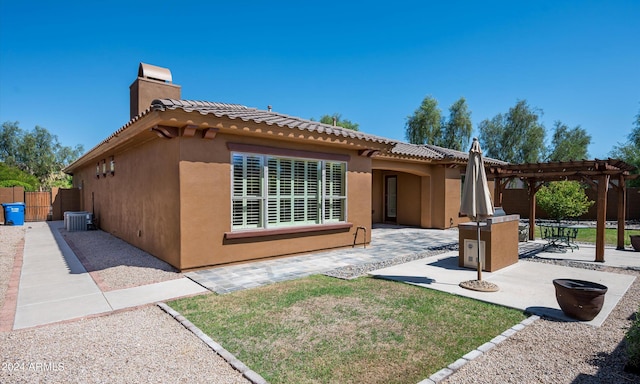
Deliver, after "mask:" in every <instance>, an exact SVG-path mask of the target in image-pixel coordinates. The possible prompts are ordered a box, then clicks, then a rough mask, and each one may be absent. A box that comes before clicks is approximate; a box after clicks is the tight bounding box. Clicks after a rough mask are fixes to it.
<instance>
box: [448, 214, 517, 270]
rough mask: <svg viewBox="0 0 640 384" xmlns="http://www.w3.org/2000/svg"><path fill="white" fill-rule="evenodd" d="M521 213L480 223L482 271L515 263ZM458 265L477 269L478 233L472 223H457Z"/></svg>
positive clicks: (497, 268)
mask: <svg viewBox="0 0 640 384" xmlns="http://www.w3.org/2000/svg"><path fill="white" fill-rule="evenodd" d="M519 223H520V215H506V216H497V217H492V218H489V219H487V220H486V221H484V222H481V223H480V249H481V252H480V254H481V255H484V259H483V260H484V262H483V264H482V270H484V271H488V272H493V271H497V270H499V269H501V268H504V267H507V266H509V265H511V264H515V263H517V262H518V224H519ZM458 230H459V233H460V234H459V239H460V246H459V249H460V250H459V255H458V266H460V267H467V268H474V269H475V268H477V264H476V258H477V256H476V255H477V251H476V248H477V247H478V245H477V244H478V232H477V224H476V223H475V222H468V223H462V224H459V225H458Z"/></svg>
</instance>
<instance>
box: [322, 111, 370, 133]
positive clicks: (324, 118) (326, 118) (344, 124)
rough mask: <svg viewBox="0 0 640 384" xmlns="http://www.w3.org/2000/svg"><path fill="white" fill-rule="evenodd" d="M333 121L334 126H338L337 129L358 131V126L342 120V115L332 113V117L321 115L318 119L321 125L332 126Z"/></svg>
mask: <svg viewBox="0 0 640 384" xmlns="http://www.w3.org/2000/svg"><path fill="white" fill-rule="evenodd" d="M334 119H335V122H336V123H335V124H336V125H337V126H339V127H342V128H346V129H351V130H353V131H358V130H360V124H358V123H354V122H352V121H351V120H347V119H343V118H342V115H341V114H339V113H334V114H333V115H323V116H322V117H321V118H320V122H321V123H322V124H329V125H333V122H334ZM312 120H313V119H312Z"/></svg>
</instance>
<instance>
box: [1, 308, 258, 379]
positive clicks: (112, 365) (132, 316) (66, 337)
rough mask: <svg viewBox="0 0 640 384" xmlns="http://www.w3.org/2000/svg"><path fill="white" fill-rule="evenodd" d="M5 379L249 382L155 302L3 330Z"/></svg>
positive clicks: (2, 374)
mask: <svg viewBox="0 0 640 384" xmlns="http://www.w3.org/2000/svg"><path fill="white" fill-rule="evenodd" d="M0 356H2V362H1V364H2V367H1V368H0V382H2V383H35V382H40V383H106V382H109V383H150V382H155V383H169V382H171V383H248V381H247V380H246V379H245V378H243V377H242V374H240V372H238V371H236V370H234V369H233V368H232V367H231V366H230V365H229V364H228V363H227V362H226V361H224V360H223V359H222V358H221V357H220V356H218V355H217V354H216V353H215V352H214V351H213V350H211V349H210V348H209V347H208V346H207V345H206V344H204V343H203V342H202V341H201V340H199V339H198V338H196V337H195V336H194V335H193V334H192V333H191V332H189V331H188V330H187V329H185V328H184V327H183V326H182V325H180V324H179V323H178V322H177V321H175V320H174V319H173V318H172V317H171V316H169V315H167V314H166V313H164V312H163V311H162V310H161V309H160V308H158V307H156V306H146V307H143V308H140V309H137V310H131V311H124V312H118V313H114V314H111V315H108V316H101V317H94V318H90V319H85V320H81V321H75V322H71V323H61V324H54V325H50V326H45V327H40V328H34V329H28V330H20V331H13V332H10V333H0Z"/></svg>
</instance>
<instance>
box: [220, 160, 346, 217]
mask: <svg viewBox="0 0 640 384" xmlns="http://www.w3.org/2000/svg"><path fill="white" fill-rule="evenodd" d="M232 172H233V174H232V180H233V186H232V189H233V191H232V229H256V228H277V227H286V226H300V225H313V224H324V223H336V222H344V221H345V218H346V208H347V204H346V201H347V194H346V182H345V181H346V179H345V174H346V163H345V162H340V161H327V160H309V159H298V158H289V157H279V156H269V155H256V154H245V153H233V154H232Z"/></svg>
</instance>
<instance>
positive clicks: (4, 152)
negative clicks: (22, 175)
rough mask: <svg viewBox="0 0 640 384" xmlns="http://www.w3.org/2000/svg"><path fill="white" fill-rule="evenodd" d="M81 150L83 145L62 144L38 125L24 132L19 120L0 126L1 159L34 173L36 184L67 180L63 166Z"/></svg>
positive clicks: (40, 185) (47, 185) (41, 184)
mask: <svg viewBox="0 0 640 384" xmlns="http://www.w3.org/2000/svg"><path fill="white" fill-rule="evenodd" d="M83 152H84V149H83V147H82V145H77V146H76V147H75V148H71V147H67V146H63V145H61V144H60V143H59V142H58V137H57V136H56V135H53V134H51V133H50V132H49V131H47V129H45V128H42V127H39V126H36V127H35V128H34V129H33V130H32V131H26V132H25V131H23V130H22V129H20V127H19V126H18V122H6V123H4V124H2V129H1V130H0V161H2V162H4V163H6V164H7V165H8V166H12V167H17V168H19V169H20V170H22V171H24V172H26V173H28V174H30V175H33V176H35V177H36V178H37V180H38V183H39V185H38V187H39V188H50V187H51V186H60V185H63V186H64V185H67V184H69V183H68V181H69V178H68V176H66V175H64V174H63V173H62V169H63V168H64V167H65V166H67V165H69V164H70V163H71V162H72V161H74V160H75V159H77V158H78V157H79V156H80V155H81V154H82V153H83Z"/></svg>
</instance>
